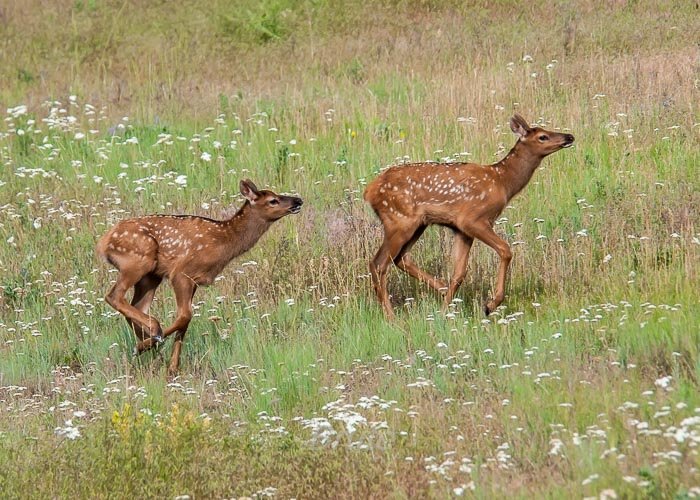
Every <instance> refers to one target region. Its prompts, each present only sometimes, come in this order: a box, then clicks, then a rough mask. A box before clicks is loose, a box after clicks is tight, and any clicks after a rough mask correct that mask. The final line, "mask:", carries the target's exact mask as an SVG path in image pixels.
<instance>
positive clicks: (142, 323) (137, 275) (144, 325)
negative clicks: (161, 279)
mask: <svg viewBox="0 0 700 500" xmlns="http://www.w3.org/2000/svg"><path fill="white" fill-rule="evenodd" d="M144 275H145V273H144V272H143V271H141V270H136V269H122V270H120V272H119V275H118V276H117V282H116V283H115V284H114V286H113V287H112V289H111V290H110V291H109V293H108V294H107V296H106V297H105V301H106V302H107V303H108V304H109V305H110V306H112V307H113V308H115V309H116V310H117V311H119V312H120V313H122V314H123V315H124V317H126V320H127V321H128V322H129V324H130V325H132V327H133V328H134V331H136V330H137V329H138V330H139V331H140V332H141V334H142V335H144V336H145V334H146V333H148V335H149V336H151V337H159V336H160V335H161V331H162V329H161V327H160V323H158V320H156V319H155V318H154V317H152V316H149V315H148V314H146V313H144V312H143V311H141V310H140V309H137V308H136V307H134V306H133V305H131V304H129V303H128V302H127V301H126V299H125V295H126V292H127V291H128V290H129V288H131V287H132V286H135V285H136V283H138V282H139V281H140V280H141V278H143V276H144ZM137 335H138V333H137Z"/></svg>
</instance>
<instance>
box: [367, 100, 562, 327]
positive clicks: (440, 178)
mask: <svg viewBox="0 0 700 500" xmlns="http://www.w3.org/2000/svg"><path fill="white" fill-rule="evenodd" d="M510 128H511V130H512V131H513V132H514V133H515V134H516V135H517V136H518V141H517V142H516V144H515V146H514V147H513V149H511V150H510V152H509V153H508V154H507V155H506V156H505V158H503V159H502V160H501V161H499V162H497V163H494V164H493V165H478V164H475V163H446V164H445V163H416V164H410V165H402V166H394V167H391V168H389V169H387V170H386V171H384V172H383V173H382V174H380V175H379V177H377V178H376V179H375V180H374V181H372V182H371V183H370V184H369V185H368V186H367V189H366V190H365V195H364V197H365V200H366V201H367V202H369V204H370V205H372V208H373V209H374V211H375V213H376V214H377V216H378V217H379V219H380V220H381V222H382V225H383V226H384V242H383V243H382V246H381V247H380V248H379V251H378V252H377V255H376V256H375V257H374V259H373V260H372V261H371V262H370V266H369V267H370V272H371V274H372V284H373V286H374V290H375V291H376V293H377V297H378V299H379V302H381V304H382V307H383V308H384V312H385V314H386V316H387V317H389V318H393V317H394V313H393V310H392V307H391V303H390V301H389V294H388V292H387V273H388V270H389V264H391V263H392V262H393V263H394V264H396V266H397V267H398V268H399V269H401V270H402V271H405V272H406V273H408V274H409V275H411V276H413V277H414V278H417V279H419V280H421V281H424V282H425V283H427V284H428V285H429V286H430V287H432V288H434V289H436V290H438V291H440V292H444V293H445V301H444V307H445V308H447V306H448V305H449V304H450V302H451V301H452V299H453V297H454V295H455V292H456V291H457V288H458V287H459V285H460V284H461V283H462V281H464V277H465V276H466V270H467V260H468V257H469V250H470V249H471V246H472V243H473V242H474V239H478V240H481V241H483V242H484V243H486V244H487V245H488V246H490V247H491V248H493V249H494V250H495V251H496V252H497V253H498V255H499V257H500V265H499V268H498V280H497V282H496V293H495V295H494V297H493V299H492V300H490V301H488V302H487V303H486V304H485V305H484V311H485V313H486V314H487V315H488V314H490V313H491V312H492V311H493V310H494V309H496V307H498V306H499V304H500V303H501V302H503V298H504V294H505V284H506V272H507V271H508V265H509V264H510V261H511V258H512V254H511V250H510V247H509V246H508V243H506V242H505V241H504V240H503V239H502V238H501V237H499V236H498V235H497V234H496V233H495V232H494V230H493V223H494V221H495V220H496V219H497V218H498V216H499V215H500V214H501V212H502V211H503V209H504V208H505V206H506V205H507V203H508V202H509V201H510V199H511V198H513V197H514V196H515V195H516V194H518V193H519V192H520V191H521V190H522V189H523V188H524V187H525V186H526V185H527V183H528V182H529V181H530V178H531V177H532V174H533V173H534V171H535V169H536V168H537V167H538V166H539V164H540V162H542V159H543V158H544V157H545V156H547V155H550V154H552V153H554V152H556V151H559V150H560V149H562V148H568V147H569V146H571V145H572V144H573V142H574V136H573V135H571V134H562V133H559V132H551V131H549V130H544V129H542V128H539V127H530V126H529V124H528V123H527V122H526V121H525V120H524V119H523V117H521V116H520V115H517V114H516V115H515V116H513V117H512V118H511V119H510ZM431 224H438V225H442V226H447V227H449V228H451V229H452V230H453V231H454V233H455V237H454V243H453V247H452V257H453V261H454V262H453V265H454V270H453V273H452V279H451V280H450V282H449V284H447V283H446V282H444V281H443V280H441V279H439V278H436V277H434V276H431V275H430V274H428V273H426V272H425V271H423V270H422V269H420V268H418V266H416V264H415V263H414V262H413V260H412V259H411V257H410V256H409V254H408V253H409V251H410V250H411V247H412V246H413V245H414V243H415V242H416V241H417V240H418V238H420V237H421V235H422V234H423V231H425V228H426V227H428V226H429V225H431Z"/></svg>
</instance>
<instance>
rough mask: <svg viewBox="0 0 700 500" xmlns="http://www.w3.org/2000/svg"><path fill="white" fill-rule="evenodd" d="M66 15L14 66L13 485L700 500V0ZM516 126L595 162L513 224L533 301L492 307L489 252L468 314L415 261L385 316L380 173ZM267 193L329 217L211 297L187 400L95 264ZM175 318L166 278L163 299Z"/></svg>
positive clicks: (0, 441)
mask: <svg viewBox="0 0 700 500" xmlns="http://www.w3.org/2000/svg"><path fill="white" fill-rule="evenodd" d="M36 7H37V6H36V5H34V3H33V2H27V3H15V4H12V5H10V6H9V7H7V12H8V13H9V14H8V15H7V16H6V17H5V18H4V19H6V22H5V23H4V24H3V27H2V29H3V31H4V34H5V35H6V36H5V37H3V40H4V42H3V43H4V46H5V47H6V48H7V49H8V50H4V51H0V62H2V64H0V75H1V76H2V78H3V81H7V82H9V84H8V85H6V86H3V88H2V89H0V101H1V102H2V103H3V105H4V106H5V108H11V109H8V111H7V112H6V114H5V120H4V122H3V124H2V125H1V126H0V158H1V159H2V162H3V165H4V169H3V171H2V172H3V173H2V175H1V176H0V311H1V313H2V315H1V316H0V400H1V401H2V404H1V405H0V460H1V461H2V464H3V467H0V491H3V493H5V495H6V496H9V497H14V496H43V495H47V494H48V495H51V496H60V497H67V496H78V497H94V496H116V497H127V496H133V495H134V494H136V495H138V496H177V495H190V496H191V497H210V496H229V497H230V496H253V495H258V496H264V495H266V494H267V495H271V494H273V493H276V494H277V495H278V496H280V497H297V498H304V497H319V498H320V497H324V498H327V497H348V498H350V497H352V498H365V497H387V496H390V497H397V498H400V497H411V498H413V497H436V498H444V497H446V496H457V495H471V496H476V497H484V498H486V497H489V498H491V497H493V496H505V495H509V496H516V497H525V496H533V495H536V496H538V497H553V498H555V497H561V496H589V497H590V496H595V497H601V495H602V496H605V495H608V496H609V495H611V494H612V493H611V491H614V492H615V494H616V495H617V496H618V497H635V498H636V497H647V496H650V497H659V498H668V497H678V498H686V497H692V496H693V495H696V496H697V495H698V494H700V492H699V491H698V490H697V488H698V486H699V485H700V483H699V481H700V474H699V473H698V466H699V464H698V455H697V453H698V449H697V446H698V441H697V439H698V436H700V425H699V424H698V423H697V422H696V420H697V416H698V411H700V410H698V408H700V398H698V390H697V389H698V378H699V377H700V361H699V359H700V358H699V356H698V345H700V335H699V334H698V323H699V321H700V316H699V314H698V310H699V309H698V305H699V304H698V295H697V291H696V290H697V288H698V285H699V283H698V266H697V264H698V245H699V241H700V240H699V238H700V234H699V233H698V229H697V222H696V220H697V214H698V209H699V207H700V197H699V195H698V193H700V189H698V188H699V187H700V186H699V184H698V180H697V179H698V175H697V174H698V168H697V165H698V164H700V153H699V152H700V148H698V131H699V128H698V122H699V121H700V118H699V115H698V111H697V105H696V102H697V88H696V87H697V86H696V85H695V77H696V76H697V57H696V54H695V52H696V48H695V47H694V46H693V45H692V41H691V40H690V38H689V37H688V33H692V32H696V31H697V28H698V22H697V21H696V20H695V18H696V17H697V16H694V7H693V5H692V4H691V3H674V2H661V1H659V2H611V3H606V4H605V8H602V7H601V6H600V5H598V4H597V3H594V2H579V3H577V4H576V5H575V6H574V5H573V4H572V5H562V6H558V7H556V8H554V7H551V8H535V7H534V6H521V5H519V4H514V3H511V2H498V3H496V4H494V5H491V4H488V5H487V4H481V3H471V4H465V5H463V4H461V3H459V2H447V3H443V2H373V3H370V4H364V3H360V2H350V3H347V2H345V3H343V4H342V5H340V4H339V3H337V2H332V1H328V2H296V3H295V2H284V1H269V2H262V3H255V4H253V3H246V2H243V3H240V2H239V4H237V5H236V6H233V5H231V4H230V3H228V2H223V1H216V2H210V3H209V4H208V5H207V6H203V5H200V4H199V3H196V2H185V3H184V4H180V5H179V6H178V8H173V7H172V6H170V5H169V4H162V5H161V4H158V3H151V2H140V1H131V2H91V1H81V2H63V3H61V2H59V3H57V4H51V5H43V4H42V9H37V8H36ZM39 12H41V13H42V15H39V14H38V13H39ZM65 16H69V19H70V22H69V23H64V22H59V21H60V20H62V19H64V18H65ZM69 96H74V97H72V98H71V97H69ZM51 101H53V103H51ZM20 104H26V105H27V106H28V109H27V111H26V113H23V112H22V111H21V110H18V109H16V108H15V106H18V105H20ZM88 105H89V106H88ZM62 110H63V111H62ZM514 111H518V112H520V113H522V114H524V115H525V116H526V117H527V118H528V119H529V120H531V121H533V122H535V121H536V122H538V123H541V124H542V125H544V126H545V127H549V128H556V129H565V130H568V131H571V133H573V134H574V135H575V136H576V147H575V148H573V149H569V150H566V151H562V152H559V153H557V154H555V155H553V156H552V157H550V158H548V159H546V160H545V162H544V163H543V166H542V167H541V168H540V170H539V171H538V172H537V173H536V174H535V177H534V178H533V180H532V182H531V183H530V185H529V186H528V187H527V188H526V189H525V191H524V192H523V193H522V194H521V195H519V197H518V198H516V199H515V200H513V202H512V204H511V206H509V207H508V208H507V209H506V210H505V211H504V213H503V214H502V217H501V218H500V219H499V220H498V221H497V223H496V229H497V231H498V232H499V234H501V235H503V236H504V237H505V238H506V239H507V240H508V241H509V242H510V243H511V245H512V248H513V251H514V259H513V262H512V266H511V271H510V273H509V278H508V287H507V297H506V301H505V302H504V307H502V308H501V309H499V310H498V311H496V313H495V314H494V315H492V317H490V318H488V319H485V318H483V316H482V313H481V310H482V304H483V302H484V300H485V299H486V298H487V297H488V296H489V295H490V293H491V292H492V284H493V282H494V280H495V275H496V268H497V259H496V256H495V255H493V252H491V251H490V250H489V249H487V248H486V247H484V246H483V245H475V248H474V250H473V251H472V257H471V260H470V265H469V275H468V278H467V280H466V282H465V284H464V285H463V286H462V288H461V290H460V292H459V293H458V298H459V300H458V301H457V302H455V304H454V305H453V307H451V308H450V311H449V313H448V314H447V315H445V314H443V313H442V312H441V311H440V307H441V302H440V298H439V297H436V296H435V294H433V293H432V292H431V291H430V290H428V289H426V287H424V286H422V285H420V284H418V283H416V282H415V281H414V280H411V279H409V278H408V277H406V276H404V275H400V273H399V272H398V271H392V273H391V275H390V291H391V293H392V296H393V301H394V304H395V306H396V309H397V313H398V315H397V316H398V319H397V321H395V322H393V323H389V322H386V321H385V320H384V319H383V316H382V314H381V310H380V308H379V307H378V304H376V301H375V299H374V297H373V294H372V291H371V286H370V283H369V276H368V269H367V263H368V260H369V259H370V258H371V256H372V255H373V254H374V252H375V251H376V249H377V247H378V246H379V243H380V240H381V228H380V227H379V225H378V223H377V221H376V219H375V217H374V214H373V213H372V212H371V210H369V208H368V207H366V206H365V204H364V202H363V201H362V192H363V190H364V186H365V185H366V183H367V182H369V181H370V180H371V179H372V178H373V177H374V176H375V175H376V174H377V173H378V172H379V171H380V170H381V169H382V168H384V167H386V166H388V165H390V164H393V163H396V162H400V161H406V160H410V161H419V160H437V161H444V160H446V159H449V160H463V161H476V162H480V163H489V162H492V161H495V160H496V159H498V157H499V155H502V154H503V151H504V150H507V149H508V148H510V147H511V145H512V143H513V141H514V136H513V135H512V134H511V133H510V131H509V129H508V127H507V120H508V118H509V116H510V115H511V114H512V112H514ZM69 117H72V118H69ZM47 119H48V121H47ZM182 176H184V177H182ZM244 177H250V178H252V179H253V180H254V181H255V182H256V183H257V184H258V185H259V186H266V187H270V188H271V189H275V190H278V191H285V192H294V193H297V194H299V195H301V196H302V197H303V198H304V200H305V205H304V209H303V211H302V212H301V213H300V214H299V215H296V216H291V217H288V218H285V219H283V220H282V221H280V222H278V223H276V225H275V226H274V227H273V228H272V229H271V230H270V232H269V234H267V235H266V236H265V237H264V238H263V239H262V240H261V242H260V243H259V244H258V245H257V246H256V247H255V248H254V249H253V250H252V251H251V252H250V253H249V254H247V255H245V256H242V257H241V258H239V259H237V260H236V261H234V262H233V263H232V264H231V265H230V266H229V267H228V268H227V270H226V271H225V272H224V273H223V278H222V279H221V280H219V281H217V282H216V283H215V284H214V285H212V286H211V287H209V288H205V289H201V290H199V291H198V292H197V295H196V296H195V318H194V319H193V321H192V323H191V326H190V330H189V331H188V333H187V336H186V338H185V344H184V350H183V359H182V364H181V374H180V377H178V378H177V379H175V380H168V379H167V378H166V376H165V372H166V363H167V359H168V356H169V350H170V344H169V343H166V344H165V345H164V346H163V348H162V352H149V353H146V354H144V355H142V356H141V357H139V358H136V359H134V358H132V356H131V354H130V353H131V351H132V349H133V346H134V336H133V334H132V333H131V332H130V331H129V329H128V327H127V325H126V323H125V321H124V320H123V319H122V318H121V317H120V316H119V315H118V314H117V313H116V312H114V311H112V310H111V309H110V308H109V307H108V306H107V305H106V304H105V303H104V300H103V299H102V297H103V296H104V294H105V293H106V291H107V290H108V288H109V286H110V281H111V280H113V279H114V276H115V275H114V271H113V270H110V269H108V267H107V266H106V265H104V264H103V263H101V262H99V261H98V259H96V258H95V256H94V244H95V242H96V240H97V238H98V237H99V236H100V235H101V234H102V233H104V232H105V231H106V230H107V229H108V228H109V227H110V226H111V225H112V224H113V223H115V222H116V221H117V220H120V219H123V218H126V217H129V216H134V215H143V214H148V213H154V212H159V213H163V212H165V213H196V214H201V215H205V216H210V217H223V216H224V215H225V214H226V213H230V210H232V207H234V208H235V207H236V206H238V205H240V203H241V200H242V198H241V197H240V196H239V195H238V193H237V186H238V181H239V180H240V179H241V178H244ZM185 178H186V182H184V181H183V179H185ZM178 179H179V180H178ZM450 246H451V235H450V234H449V232H447V231H445V230H442V229H439V228H431V229H430V230H428V231H427V232H426V234H425V236H424V237H423V238H422V240H421V241H420V242H419V243H418V244H417V245H416V247H415V249H414V251H413V253H414V255H415V258H416V261H417V262H418V264H419V265H420V266H422V267H424V268H426V269H430V270H431V271H432V272H434V273H436V274H439V275H441V276H443V277H447V276H449V273H450V272H451V265H450V263H449V253H450ZM174 310H175V301H174V297H173V295H172V292H171V290H170V289H169V288H168V285H167V284H165V285H164V286H163V287H162V288H161V290H160V291H159V293H158V296H157V300H156V302H154V305H153V309H152V312H153V314H155V315H156V316H158V317H159V318H161V319H162V320H163V323H166V324H167V323H169V322H170V321H172V319H174ZM667 377H670V378H667ZM314 419H316V420H314ZM76 432H77V433H79V434H80V435H79V436H75V433H76ZM69 436H72V437H75V439H71V438H70V437H69ZM36 471H41V473H42V475H41V480H37V475H36ZM266 488H274V490H273V489H266Z"/></svg>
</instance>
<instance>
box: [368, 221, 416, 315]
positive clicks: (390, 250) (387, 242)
mask: <svg viewBox="0 0 700 500" xmlns="http://www.w3.org/2000/svg"><path fill="white" fill-rule="evenodd" d="M414 233H415V229H413V228H409V230H404V229H402V228H397V229H395V230H393V231H392V232H389V231H388V230H387V229H386V227H385V228H384V242H383V243H382V246H381V247H380V248H379V251H378V252H377V255H375V257H374V259H373V260H372V262H370V264H369V270H370V273H371V274H372V284H373V285H374V290H375V292H376V293H377V298H378V299H379V302H380V303H381V304H382V307H383V309H384V314H385V315H386V316H387V318H389V319H393V318H394V310H393V308H392V307H391V302H390V301H389V293H388V292H387V289H386V282H387V276H388V271H389V264H390V263H391V262H392V261H393V260H394V258H395V256H397V255H398V254H399V252H400V251H401V249H402V248H403V246H404V245H405V244H406V242H408V240H409V239H410V238H411V236H413V234H414Z"/></svg>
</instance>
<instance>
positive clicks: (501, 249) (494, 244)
mask: <svg viewBox="0 0 700 500" xmlns="http://www.w3.org/2000/svg"><path fill="white" fill-rule="evenodd" d="M470 234H471V235H472V236H474V237H475V238H477V239H479V240H481V241H483V242H484V243H486V244H487V245H488V246H490V247H491V248H493V249H494V250H495V251H496V253H498V256H499V257H500V258H501V263H500V265H499V266H498V279H497V281H496V293H495V294H494V297H493V299H492V300H490V301H488V302H487V303H486V304H484V312H485V313H486V315H487V316H488V315H489V314H491V313H492V312H493V311H494V309H496V308H497V307H498V306H499V305H500V304H501V302H503V298H504V297H505V289H506V273H507V272H508V266H509V265H510V261H511V260H512V258H513V253H512V252H511V250H510V247H509V246H508V243H506V242H505V241H504V240H503V239H502V238H500V237H499V236H498V235H497V234H496V233H495V232H494V231H493V228H491V226H489V225H482V226H479V227H478V228H473V229H472V230H471V231H470Z"/></svg>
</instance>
